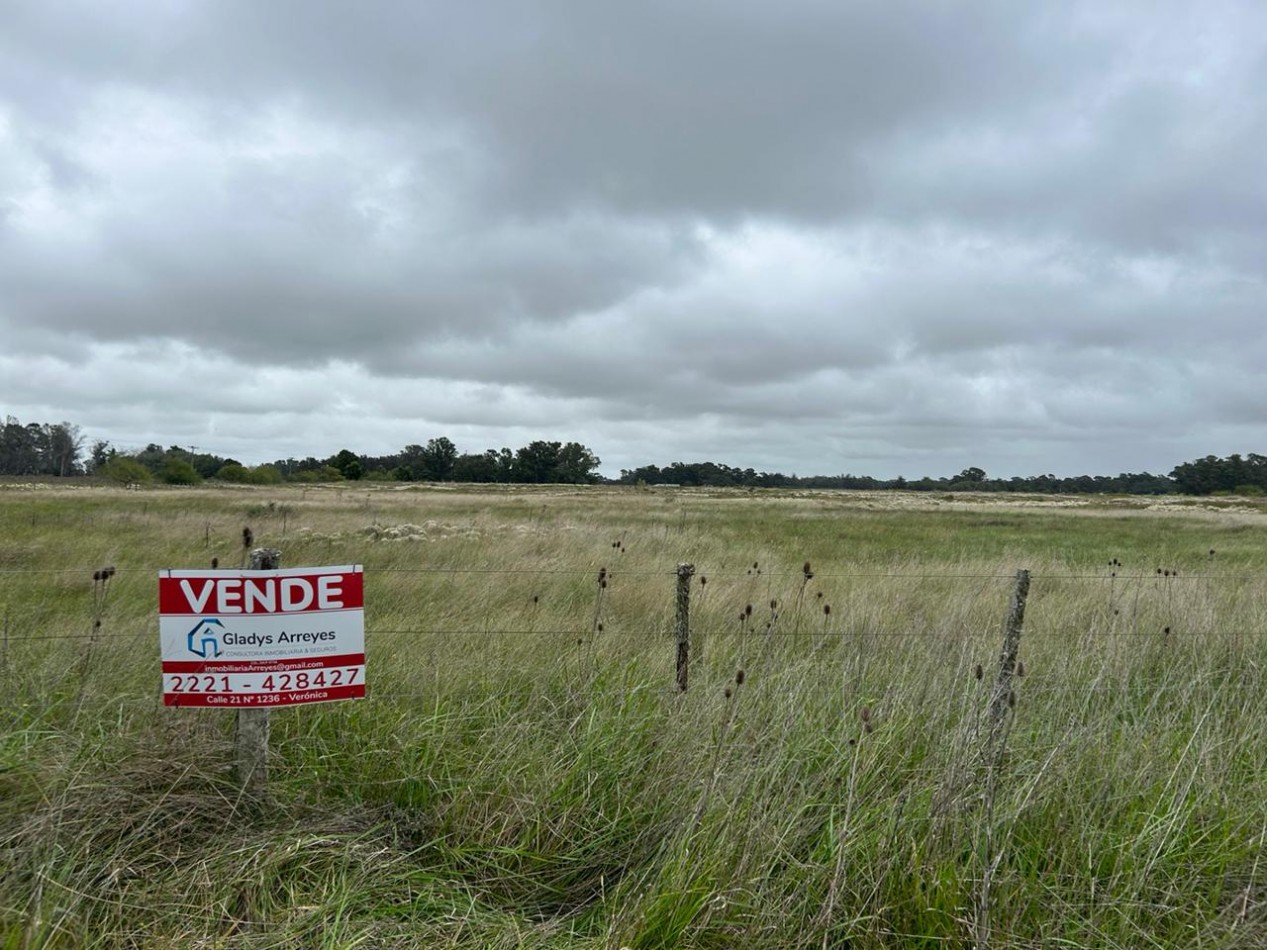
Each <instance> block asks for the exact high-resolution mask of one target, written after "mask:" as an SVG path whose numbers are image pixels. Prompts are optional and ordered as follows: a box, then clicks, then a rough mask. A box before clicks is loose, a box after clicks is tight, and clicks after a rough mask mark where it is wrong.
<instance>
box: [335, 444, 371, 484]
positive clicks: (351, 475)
mask: <svg viewBox="0 0 1267 950" xmlns="http://www.w3.org/2000/svg"><path fill="white" fill-rule="evenodd" d="M329 464H330V465H332V466H333V467H334V468H335V469H337V470H338V472H339V474H340V475H342V476H343V477H344V478H346V479H348V480H350V481H356V480H357V479H359V478H360V477H361V476H362V475H364V474H365V468H364V466H362V465H361V460H360V459H359V458H358V457H357V456H356V454H355V453H354V452H352V451H351V450H349V449H340V450H339V452H338V454H337V455H335V456H334V457H333V458H331V459H330V462H329Z"/></svg>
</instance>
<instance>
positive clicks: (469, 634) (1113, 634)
mask: <svg viewBox="0 0 1267 950" xmlns="http://www.w3.org/2000/svg"><path fill="white" fill-rule="evenodd" d="M603 623H604V624H605V625H606V626H605V627H604V629H602V630H598V631H595V630H593V629H592V628H591V627H590V626H589V624H588V622H586V624H585V625H584V626H580V625H578V626H575V627H546V628H531V627H529V628H519V627H490V628H487V629H485V628H482V627H481V628H469V627H468V628H462V627H366V628H365V636H366V637H376V636H385V635H391V636H415V637H448V638H450V639H458V638H461V639H464V640H465V639H467V638H477V637H568V638H575V637H582V638H585V640H586V642H587V643H589V642H590V640H591V639H593V640H595V641H602V640H604V639H613V638H616V637H625V636H627V635H628V634H629V633H631V632H632V631H631V628H629V627H622V626H621V625H620V624H619V622H618V621H612V620H610V619H608V620H605V621H603ZM817 623H818V621H817V620H815V619H813V618H811V619H810V620H808V621H806V620H803V621H802V624H801V626H802V628H805V627H807V626H809V629H800V630H795V629H793V630H786V629H782V628H780V627H777V626H776V627H774V628H771V629H766V628H765V626H764V621H762V623H760V624H756V625H754V626H752V627H749V628H748V629H747V630H742V631H741V630H737V629H736V625H735V623H734V622H733V621H729V622H727V624H726V629H718V628H716V627H715V626H712V625H700V626H697V627H695V628H693V633H695V634H698V635H701V636H704V637H709V638H711V637H718V636H722V637H728V638H731V639H735V640H739V639H743V638H748V639H754V640H755V639H759V638H762V637H764V638H767V639H772V638H776V637H777V638H780V639H785V640H790V639H802V640H815V639H828V638H834V639H839V640H854V641H858V642H860V643H865V642H867V641H870V640H877V639H904V638H905V639H923V640H927V641H929V642H937V643H943V642H945V641H947V640H953V641H955V642H964V643H966V642H969V641H970V640H971V639H972V638H973V633H971V632H970V633H967V634H955V635H953V636H952V635H948V634H947V633H946V632H945V631H944V630H846V629H830V628H828V629H824V628H823V627H822V626H821V624H820V625H818V626H817V627H815V626H814V625H815V624H817ZM996 626H997V624H990V625H989V626H988V627H974V630H975V635H977V636H994V635H995V634H996V633H997V630H996V629H995V628H996ZM1035 627H1038V628H1039V630H1041V625H1040V624H1037V623H1035V624H1031V625H1030V626H1028V627H1027V628H1026V632H1027V634H1028V636H1027V637H1026V639H1027V640H1028V641H1029V642H1033V640H1034V638H1035V636H1036V635H1037V636H1042V634H1041V633H1037V634H1036V632H1035V630H1034V628H1035ZM1127 627H1128V625H1127V624H1125V623H1123V625H1122V628H1117V629H1108V628H1104V629H1100V630H1089V631H1088V630H1083V631H1077V632H1075V633H1069V632H1067V631H1062V632H1060V633H1059V634H1057V636H1059V637H1060V639H1062V640H1070V639H1074V640H1079V641H1085V640H1087V639H1088V638H1092V639H1093V640H1096V641H1103V642H1108V641H1111V640H1112V639H1114V638H1118V637H1156V638H1161V639H1164V638H1167V637H1170V638H1175V639H1180V638H1183V637H1192V636H1199V637H1201V638H1203V640H1205V641H1208V640H1209V639H1211V638H1212V637H1213V636H1215V635H1213V634H1209V633H1203V632H1200V631H1193V630H1184V629H1182V628H1181V627H1177V626H1176V625H1174V624H1171V625H1170V626H1168V627H1167V626H1166V625H1164V624H1163V625H1162V626H1161V627H1148V628H1146V629H1141V628H1139V626H1138V624H1136V625H1135V626H1134V627H1133V628H1127ZM648 628H652V629H651V633H652V635H655V636H663V637H668V636H670V635H671V633H672V629H671V628H672V622H671V621H666V620H664V619H663V618H661V620H660V622H659V623H657V624H654V625H651V624H648V625H643V626H642V627H640V628H637V629H638V632H646V631H647V630H648ZM1217 636H1218V637H1219V638H1220V639H1224V640H1229V641H1235V640H1242V641H1244V640H1253V639H1256V638H1264V639H1267V630H1245V629H1240V630H1236V631H1233V632H1230V633H1223V634H1218V635H1217ZM151 637H154V638H156V637H157V630H154V629H151V630H149V631H147V632H145V633H139V634H138V633H135V632H128V633H108V632H101V631H98V632H97V633H48V634H43V633H41V634H27V635H22V636H19V635H16V634H12V633H11V634H9V637H8V641H7V642H8V643H9V644H11V645H12V644H17V643H33V642H39V641H45V640H95V641H96V642H98V643H103V644H104V643H114V644H117V643H119V642H120V641H121V640H127V639H130V640H140V639H145V638H151ZM624 642H630V641H628V640H626V641H624Z"/></svg>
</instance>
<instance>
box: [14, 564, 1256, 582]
mask: <svg viewBox="0 0 1267 950" xmlns="http://www.w3.org/2000/svg"><path fill="white" fill-rule="evenodd" d="M361 566H362V568H363V572H364V573H365V574H366V575H373V574H416V575H434V576H453V575H465V574H471V575H476V576H480V575H499V576H500V575H526V576H559V577H589V576H591V575H593V574H594V573H595V572H596V571H597V570H599V569H600V567H601V565H600V567H596V568H584V569H579V568H569V569H566V570H564V569H560V568H474V567H472V568H456V567H455V568H450V567H445V568H438V567H437V568H424V567H416V568H415V567H375V566H370V567H368V568H365V567H364V565H361ZM220 569H221V570H232V571H236V570H239V568H235V567H224V568H220ZM96 570H100V566H97V567H74V568H69V567H48V568H0V577H22V576H37V575H76V574H79V575H83V576H85V577H88V578H91V577H92V574H93V572H94V571H96ZM169 570H172V571H176V570H179V571H198V570H202V568H198V567H171V566H170V565H169V566H166V567H130V568H129V567H122V568H118V569H117V571H116V573H117V574H118V576H125V575H142V574H148V575H151V576H152V577H154V578H157V577H158V576H159V575H160V574H161V573H163V572H166V571H169ZM206 570H214V569H213V568H206ZM242 570H245V569H244V568H243V569H242ZM1159 570H1165V569H1159ZM676 576H677V572H676V569H675V570H663V571H646V570H641V571H640V570H625V569H619V568H618V569H616V570H612V569H611V568H608V570H607V578H608V579H611V578H615V577H663V578H675V577H676ZM700 576H704V577H706V578H708V579H709V580H718V579H723V580H734V579H751V580H759V579H774V578H778V579H793V580H800V579H802V578H803V577H804V576H805V575H804V573H803V572H802V571H766V570H762V571H760V572H745V573H742V574H741V573H739V572H737V571H735V572H731V571H725V570H719V571H709V570H707V569H701V568H698V566H697V570H696V577H697V578H698V577H700ZM875 578H889V579H899V580H901V579H905V580H922V581H927V580H998V581H1008V580H1014V579H1015V578H1016V572H1015V571H1011V572H1007V573H994V572H983V573H976V572H961V571H953V572H941V573H930V572H927V571H920V572H910V571H846V572H836V573H830V572H819V571H815V572H814V574H813V578H812V580H833V579H837V580H850V579H858V580H868V579H875ZM1032 578H1033V581H1034V582H1036V583H1037V582H1042V581H1063V580H1094V581H1101V582H1109V581H1115V580H1116V581H1134V580H1156V581H1159V582H1165V581H1210V580H1214V581H1255V580H1256V581H1264V582H1267V573H1263V574H1253V573H1250V574H1246V573H1187V574H1180V573H1178V572H1177V571H1170V572H1169V573H1156V572H1151V573H1140V574H1122V573H1117V574H1104V573H1055V572H1052V573H1041V574H1040V573H1032Z"/></svg>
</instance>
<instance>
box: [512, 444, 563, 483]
mask: <svg viewBox="0 0 1267 950" xmlns="http://www.w3.org/2000/svg"><path fill="white" fill-rule="evenodd" d="M562 448H563V443H561V442H544V441H541V440H537V441H535V442H530V443H528V444H527V445H525V446H524V447H523V448H521V449H519V450H517V451H516V452H515V463H514V468H513V469H512V472H513V475H514V481H516V482H527V483H529V484H536V485H541V484H546V483H548V482H551V481H553V480H554V478H555V475H556V471H557V469H558V466H559V451H560V450H561V449H562Z"/></svg>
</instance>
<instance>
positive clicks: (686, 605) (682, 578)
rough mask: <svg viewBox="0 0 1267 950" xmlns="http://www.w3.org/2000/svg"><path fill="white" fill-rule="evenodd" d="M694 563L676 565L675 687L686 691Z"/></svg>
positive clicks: (689, 662)
mask: <svg viewBox="0 0 1267 950" xmlns="http://www.w3.org/2000/svg"><path fill="white" fill-rule="evenodd" d="M694 576H695V565H694V564H679V565H678V566H677V688H678V690H679V691H681V692H683V693H685V692H686V681H687V676H688V675H689V673H690V667H691V578H692V577H694Z"/></svg>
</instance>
